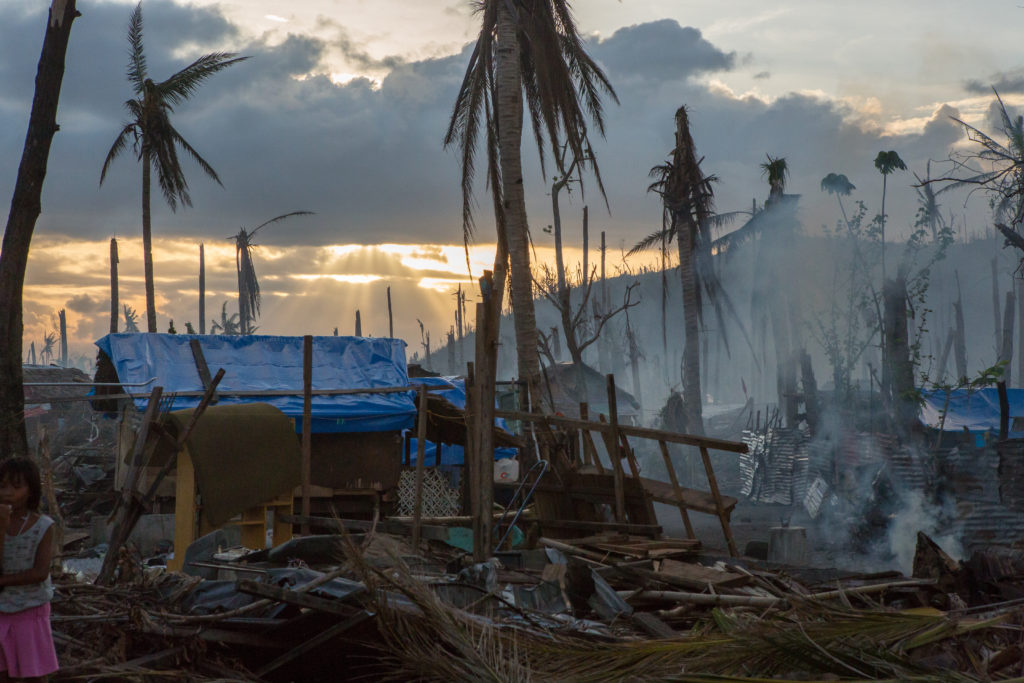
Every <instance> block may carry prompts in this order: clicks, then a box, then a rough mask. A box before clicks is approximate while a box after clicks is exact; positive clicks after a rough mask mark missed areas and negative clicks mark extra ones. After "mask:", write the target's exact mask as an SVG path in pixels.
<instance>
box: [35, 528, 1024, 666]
mask: <svg viewBox="0 0 1024 683" xmlns="http://www.w3.org/2000/svg"><path fill="white" fill-rule="evenodd" d="M336 522H337V525H338V527H339V528H341V529H344V528H345V527H346V526H347V523H346V521H345V520H336ZM351 527H352V528H353V529H365V524H352V525H351ZM388 528H389V529H399V528H400V525H396V523H394V522H391V523H389V526H388ZM407 536H408V533H407V529H406V530H404V531H402V532H401V533H398V534H385V533H381V532H377V531H374V530H372V529H371V530H370V531H367V532H365V533H355V532H353V533H349V532H346V531H341V533H336V534H329V535H319V536H316V535H314V536H309V537H303V538H300V539H295V540H293V541H292V542H291V543H289V544H288V545H289V548H288V551H287V552H279V550H280V549H275V550H278V552H273V551H258V552H256V553H250V554H247V555H242V556H241V557H240V558H239V559H238V560H237V561H223V560H221V561H215V562H212V563H205V564H206V565H207V568H209V567H210V566H213V567H214V568H215V569H216V571H217V572H218V575H219V577H218V578H217V579H200V578H198V577H190V576H186V575H184V574H176V573H167V572H163V571H158V572H151V573H150V572H146V571H142V570H140V569H137V566H138V565H136V564H135V563H133V562H131V561H126V562H122V564H121V567H120V576H119V577H118V581H117V582H116V583H115V584H114V586H112V587H100V586H96V585H93V584H89V583H80V582H76V581H74V580H70V579H65V580H60V581H58V582H57V595H56V597H55V599H54V603H53V614H54V616H53V629H54V634H55V640H56V642H57V645H58V651H59V654H60V657H61V662H62V666H63V669H62V672H61V674H60V675H61V676H62V677H85V678H89V677H103V678H109V677H125V678H132V677H135V678H141V677H146V676H153V677H156V676H162V677H172V678H173V677H179V678H188V679H189V680H212V679H218V680H268V681H273V680H336V678H337V674H338V672H339V671H345V672H347V673H346V675H367V676H374V677H381V676H387V677H392V678H401V679H404V678H416V679H420V680H468V679H470V678H472V679H477V678H481V677H488V678H491V679H492V680H523V679H527V678H537V679H554V678H559V679H564V678H565V677H566V675H567V674H568V672H572V678H573V679H574V680H612V679H622V678H631V679H665V678H680V677H690V676H693V677H703V676H730V677H733V678H734V679H738V680H742V679H744V678H747V677H750V678H757V679H760V680H763V679H765V678H769V677H776V678H781V679H796V680H807V679H808V678H814V679H821V678H826V679H831V680H844V679H868V678H888V679H899V680H940V679H941V680H998V679H1001V678H1009V677H1011V676H1012V675H1014V674H1016V673H1019V670H1020V667H1021V648H1020V642H1021V622H1022V619H1021V614H1022V612H1021V610H1022V607H1024V558H1021V557H1019V556H998V555H994V554H990V555H983V554H979V555H976V556H975V557H974V558H972V559H971V560H970V561H969V562H965V563H962V564H961V563H959V562H956V561H954V560H952V559H951V558H949V557H948V556H946V555H945V553H943V552H942V550H941V549H939V548H938V546H937V545H935V544H934V543H933V542H931V540H930V539H928V538H927V537H926V536H924V535H923V534H921V535H919V539H918V550H917V556H916V557H915V565H914V576H913V577H911V578H906V577H903V576H900V575H899V574H897V573H895V572H887V573H883V574H874V575H865V574H852V573H848V572H842V571H839V570H814V569H808V568H801V567H786V568H780V567H778V566H769V565H766V564H762V563H758V562H755V561H752V560H749V559H746V558H742V559H739V558H729V557H722V556H717V555H714V554H711V553H708V552H705V551H703V550H702V548H701V545H700V543H699V542H698V541H694V540H689V539H685V540H672V539H660V540H652V539H650V538H640V537H632V536H627V535H624V534H602V535H595V536H590V537H585V538H576V539H571V540H568V539H563V540H556V539H549V538H544V537H542V538H540V539H539V543H538V547H536V548H534V549H527V550H515V551H505V552H498V553H496V554H495V557H494V558H492V559H491V560H489V561H487V562H484V563H476V564H473V563H472V562H471V560H470V559H469V557H468V556H467V555H466V554H465V553H464V552H462V551H459V550H458V549H456V548H454V547H452V546H451V545H448V544H446V543H444V542H441V541H436V540H430V541H425V542H424V543H423V544H421V547H420V548H419V550H417V549H415V548H413V547H412V546H411V544H410V543H409V542H408V538H407ZM126 559H127V558H126ZM439 653H444V656H438V654H439ZM958 672H959V673H958ZM688 680H696V679H694V678H690V679H688Z"/></svg>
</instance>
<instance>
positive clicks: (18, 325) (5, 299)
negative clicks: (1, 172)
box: [0, 0, 79, 456]
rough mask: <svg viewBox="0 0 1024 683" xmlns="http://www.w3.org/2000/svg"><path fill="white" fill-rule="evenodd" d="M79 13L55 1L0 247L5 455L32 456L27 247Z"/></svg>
mask: <svg viewBox="0 0 1024 683" xmlns="http://www.w3.org/2000/svg"><path fill="white" fill-rule="evenodd" d="M77 16H79V13H78V10H77V9H75V0H63V1H57V0H54V2H53V5H52V6H51V7H50V13H49V16H48V18H47V22H46V34H45V36H44V37H43V48H42V51H41V53H40V55H39V66H38V68H37V70H36V82H35V95H34V97H33V99H32V112H31V113H30V114H29V120H28V132H27V133H26V134H25V146H24V148H23V150H22V154H21V163H20V164H19V165H18V175H17V179H16V180H15V183H14V194H13V196H12V197H11V210H10V213H9V214H8V216H7V227H6V229H5V230H4V238H3V246H2V247H0V347H2V348H3V353H2V354H0V449H3V450H2V452H3V453H4V455H5V456H11V455H20V456H27V455H28V437H27V435H26V434H25V421H24V412H25V388H24V380H23V376H22V371H21V362H22V360H21V359H22V355H21V349H22V335H23V334H24V325H23V319H22V294H23V291H24V287H25V270H26V268H27V266H28V252H29V245H30V244H31V242H32V233H33V232H34V231H35V227H36V220H37V219H38V218H39V214H40V212H41V211H42V201H41V197H42V192H43V181H44V180H45V178H46V165H47V162H48V160H49V157H50V145H51V143H52V142H53V136H54V134H56V132H57V130H58V129H59V126H58V125H57V104H58V102H59V100H60V87H61V83H62V82H63V80H64V57H65V55H66V54H67V49H68V39H69V38H70V37H71V23H72V22H73V21H74V19H75V17H77Z"/></svg>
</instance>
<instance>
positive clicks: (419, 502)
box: [388, 287, 441, 549]
mask: <svg viewBox="0 0 1024 683" xmlns="http://www.w3.org/2000/svg"><path fill="white" fill-rule="evenodd" d="M388 290H389V294H390V287H389V288H388ZM418 407H419V415H418V419H417V422H416V493H415V498H414V503H413V509H412V547H413V548H414V549H416V548H419V547H420V519H421V518H422V517H423V470H424V469H425V468H426V463H425V462H424V461H425V460H426V459H427V386H426V385H425V384H421V385H420V388H419V400H418ZM435 446H436V448H438V449H440V448H441V444H436V445H435Z"/></svg>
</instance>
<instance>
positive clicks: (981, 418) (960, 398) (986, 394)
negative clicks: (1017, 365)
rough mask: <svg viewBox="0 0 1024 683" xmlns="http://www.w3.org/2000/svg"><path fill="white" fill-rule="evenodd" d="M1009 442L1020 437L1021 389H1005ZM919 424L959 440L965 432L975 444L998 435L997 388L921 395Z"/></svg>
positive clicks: (1023, 428) (1023, 434) (1023, 419)
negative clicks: (972, 438)
mask: <svg viewBox="0 0 1024 683" xmlns="http://www.w3.org/2000/svg"><path fill="white" fill-rule="evenodd" d="M1006 395H1007V398H1008V399H1009V408H1010V415H1009V418H1010V419H1009V423H1008V427H1009V433H1008V436H1009V438H1011V439H1020V438H1024V389H1007V390H1006ZM922 396H923V399H924V401H923V402H922V405H921V414H920V420H921V423H922V424H923V425H924V426H925V427H927V428H929V429H933V430H936V431H940V430H941V431H942V432H943V434H947V435H950V436H955V437H957V438H960V437H962V436H963V435H964V433H965V432H969V433H970V434H971V435H972V436H973V437H974V441H975V444H976V445H979V446H980V445H983V444H984V441H985V439H986V438H996V437H998V434H999V391H998V389H996V388H994V387H992V388H985V389H952V390H950V391H946V390H944V389H936V390H933V391H926V392H923V393H922Z"/></svg>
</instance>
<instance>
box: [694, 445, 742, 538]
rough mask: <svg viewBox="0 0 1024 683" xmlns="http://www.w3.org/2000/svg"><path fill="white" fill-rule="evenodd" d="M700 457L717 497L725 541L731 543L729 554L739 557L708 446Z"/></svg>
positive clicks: (716, 501)
mask: <svg viewBox="0 0 1024 683" xmlns="http://www.w3.org/2000/svg"><path fill="white" fill-rule="evenodd" d="M700 458H701V460H703V461H704V471H705V472H707V475H708V485H709V486H710V487H711V495H712V496H714V498H715V509H716V510H717V511H718V519H719V521H720V522H721V523H722V533H724V534H725V541H726V543H728V544H729V554H730V555H732V556H733V557H738V556H739V552H737V551H736V542H735V541H734V540H732V529H731V528H729V517H728V515H726V513H725V506H724V505H723V504H722V494H721V493H720V492H719V490H718V479H716V478H715V469H714V468H713V467H712V466H711V456H710V455H708V449H707V447H706V446H701V447H700Z"/></svg>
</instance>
